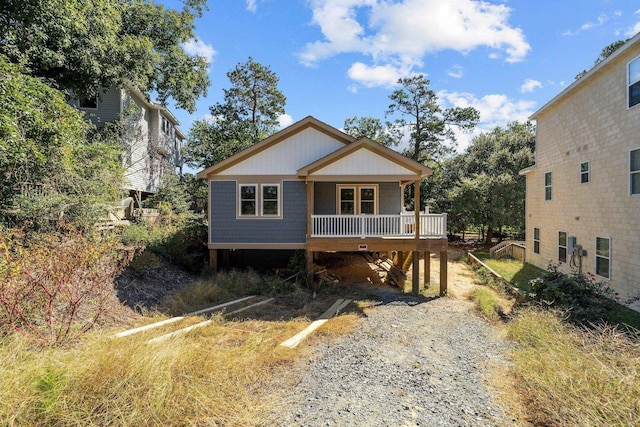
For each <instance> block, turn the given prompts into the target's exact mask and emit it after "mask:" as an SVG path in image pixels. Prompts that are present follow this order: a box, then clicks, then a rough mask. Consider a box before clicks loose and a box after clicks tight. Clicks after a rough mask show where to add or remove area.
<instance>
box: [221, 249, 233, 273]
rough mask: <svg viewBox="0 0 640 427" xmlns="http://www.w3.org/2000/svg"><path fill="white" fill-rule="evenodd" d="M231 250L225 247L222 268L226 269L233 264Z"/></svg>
mask: <svg viewBox="0 0 640 427" xmlns="http://www.w3.org/2000/svg"><path fill="white" fill-rule="evenodd" d="M230 252H231V251H230V250H229V249H223V250H222V268H224V269H228V268H229V266H230V265H231V262H230V256H229V255H230Z"/></svg>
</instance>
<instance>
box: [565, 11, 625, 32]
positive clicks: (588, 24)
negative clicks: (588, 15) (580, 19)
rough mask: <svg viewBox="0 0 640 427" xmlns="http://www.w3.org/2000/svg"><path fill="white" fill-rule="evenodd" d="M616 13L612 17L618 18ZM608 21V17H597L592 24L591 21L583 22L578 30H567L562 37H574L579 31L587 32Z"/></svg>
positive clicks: (603, 15)
mask: <svg viewBox="0 0 640 427" xmlns="http://www.w3.org/2000/svg"><path fill="white" fill-rule="evenodd" d="M617 13H618V12H614V16H618V15H617ZM608 20H609V17H608V16H607V15H605V14H602V15H600V16H598V18H597V19H596V21H595V22H593V21H588V22H585V23H584V24H582V25H581V26H580V28H579V29H577V30H567V31H565V32H564V33H562V35H563V36H575V35H578V34H579V33H580V32H581V31H587V30H590V29H592V28H596V27H599V26H601V25H603V24H605V23H606V22H607V21H608Z"/></svg>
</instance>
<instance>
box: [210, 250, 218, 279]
mask: <svg viewBox="0 0 640 427" xmlns="http://www.w3.org/2000/svg"><path fill="white" fill-rule="evenodd" d="M209 269H210V270H211V272H212V273H217V272H218V250H217V249H209Z"/></svg>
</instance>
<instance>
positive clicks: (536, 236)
mask: <svg viewBox="0 0 640 427" xmlns="http://www.w3.org/2000/svg"><path fill="white" fill-rule="evenodd" d="M533 253H534V254H539V253H540V229H539V228H538V227H534V229H533Z"/></svg>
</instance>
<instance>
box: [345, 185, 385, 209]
mask: <svg viewBox="0 0 640 427" xmlns="http://www.w3.org/2000/svg"><path fill="white" fill-rule="evenodd" d="M337 193H338V195H337V196H338V203H337V209H336V210H337V213H338V215H361V214H363V215H376V214H377V213H378V186H377V185H376V184H367V185H338V186H337Z"/></svg>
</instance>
